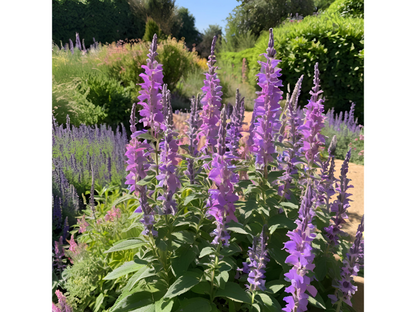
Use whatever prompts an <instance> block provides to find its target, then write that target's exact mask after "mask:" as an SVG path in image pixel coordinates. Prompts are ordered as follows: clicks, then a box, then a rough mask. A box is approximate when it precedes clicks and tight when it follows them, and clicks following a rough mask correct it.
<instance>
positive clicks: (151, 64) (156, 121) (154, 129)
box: [138, 34, 165, 136]
mask: <svg viewBox="0 0 416 312" xmlns="http://www.w3.org/2000/svg"><path fill="white" fill-rule="evenodd" d="M156 50H157V36H156V34H155V35H154V36H153V40H152V44H151V45H150V49H149V51H150V53H149V54H147V56H148V57H149V58H148V59H147V60H146V62H147V65H142V68H143V69H144V70H145V72H144V73H142V74H140V75H139V76H140V77H142V78H143V80H144V82H143V83H141V84H140V86H141V88H142V89H141V90H140V95H139V96H138V99H139V103H138V104H139V105H141V106H143V108H142V109H141V110H140V116H142V117H143V118H142V119H140V122H142V123H143V126H145V127H147V126H149V127H150V132H151V133H152V134H153V135H155V136H157V135H158V134H159V131H160V130H165V127H164V125H163V112H162V94H161V93H160V92H159V91H160V90H161V89H162V85H163V73H162V64H159V63H158V62H157V61H156V60H155V57H156V56H157V55H158V53H157V52H156Z"/></svg>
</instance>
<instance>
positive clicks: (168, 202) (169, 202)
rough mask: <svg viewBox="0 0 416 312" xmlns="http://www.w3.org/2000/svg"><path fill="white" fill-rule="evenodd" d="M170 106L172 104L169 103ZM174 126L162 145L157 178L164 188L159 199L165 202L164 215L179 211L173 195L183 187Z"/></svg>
mask: <svg viewBox="0 0 416 312" xmlns="http://www.w3.org/2000/svg"><path fill="white" fill-rule="evenodd" d="M169 102H170V101H169ZM169 104H170V103H169ZM171 112H172V109H171V108H168V115H167V116H166V119H167V121H169V119H172V117H169V114H171ZM168 124H169V123H168V122H167V123H166V125H168ZM172 128H173V126H167V130H166V136H165V138H164V139H163V140H162V141H161V143H160V150H161V155H160V166H159V172H160V174H159V175H158V176H156V179H157V180H158V181H160V182H159V186H161V187H163V188H164V194H163V195H161V196H159V197H158V199H160V200H163V213H164V214H175V213H176V210H177V208H176V207H177V204H176V202H175V200H174V199H173V195H174V194H175V193H176V191H177V190H178V189H179V188H180V187H181V183H180V181H179V178H178V175H177V174H178V164H179V161H178V159H179V157H178V156H179V155H178V142H177V140H176V139H175V136H176V135H177V134H176V133H175V132H173V130H172Z"/></svg>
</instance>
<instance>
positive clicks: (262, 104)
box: [252, 28, 283, 174]
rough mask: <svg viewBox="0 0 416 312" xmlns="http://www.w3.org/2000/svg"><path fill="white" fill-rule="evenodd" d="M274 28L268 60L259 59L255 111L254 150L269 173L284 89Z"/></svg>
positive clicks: (268, 50) (261, 165)
mask: <svg viewBox="0 0 416 312" xmlns="http://www.w3.org/2000/svg"><path fill="white" fill-rule="evenodd" d="M273 46H274V39H273V29H272V28H270V29H269V46H268V48H267V50H266V51H267V53H264V54H262V55H264V57H265V58H266V62H261V61H259V63H260V65H261V69H260V73H258V74H257V76H258V77H259V82H258V85H259V86H260V87H261V88H262V91H260V92H258V95H259V96H258V97H257V99H256V108H255V113H256V116H255V117H254V118H257V120H256V122H255V129H254V135H253V146H252V151H253V153H255V154H256V164H257V165H258V166H259V167H264V168H265V174H267V171H266V168H267V164H268V163H269V162H271V161H273V157H272V156H271V154H273V153H275V148H274V145H273V138H274V136H275V134H277V133H278V132H279V130H280V127H281V122H280V120H279V118H280V112H281V108H280V104H279V101H280V100H281V99H282V91H281V90H280V89H279V87H281V86H283V85H282V81H281V80H279V79H278V77H280V76H281V74H280V70H281V69H280V68H277V64H278V63H279V62H280V60H276V59H274V56H275V54H276V50H275V49H274V47H273Z"/></svg>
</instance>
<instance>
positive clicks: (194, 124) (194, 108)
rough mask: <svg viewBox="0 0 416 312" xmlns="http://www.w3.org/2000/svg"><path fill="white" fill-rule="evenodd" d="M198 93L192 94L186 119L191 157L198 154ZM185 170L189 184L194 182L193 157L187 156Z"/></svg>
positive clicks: (199, 124)
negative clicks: (189, 111) (189, 110)
mask: <svg viewBox="0 0 416 312" xmlns="http://www.w3.org/2000/svg"><path fill="white" fill-rule="evenodd" d="M199 101H200V98H199V95H198V96H197V97H196V98H195V97H194V96H193V97H192V99H191V113H190V114H189V119H188V132H187V135H188V138H189V154H190V155H191V156H192V157H196V156H197V155H198V142H199V141H198V132H199V127H200V126H201V122H200V119H199V111H198V106H199ZM187 163H188V164H187V170H186V171H185V174H186V175H187V176H188V177H189V181H190V183H191V184H195V176H196V170H195V167H194V163H195V161H194V159H193V158H187Z"/></svg>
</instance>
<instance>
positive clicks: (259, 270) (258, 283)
mask: <svg viewBox="0 0 416 312" xmlns="http://www.w3.org/2000/svg"><path fill="white" fill-rule="evenodd" d="M266 241H267V237H266V233H265V226H264V227H263V230H262V231H261V233H260V237H259V238H258V237H254V239H253V246H252V247H249V248H248V249H249V250H248V257H249V261H248V262H243V268H242V269H237V270H238V271H243V273H246V274H248V278H247V281H248V282H249V285H248V284H247V285H246V287H247V288H248V289H249V290H250V291H251V292H253V291H256V290H266V286H265V283H266V275H265V274H266V265H267V262H269V261H270V259H269V258H268V257H267V243H266Z"/></svg>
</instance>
